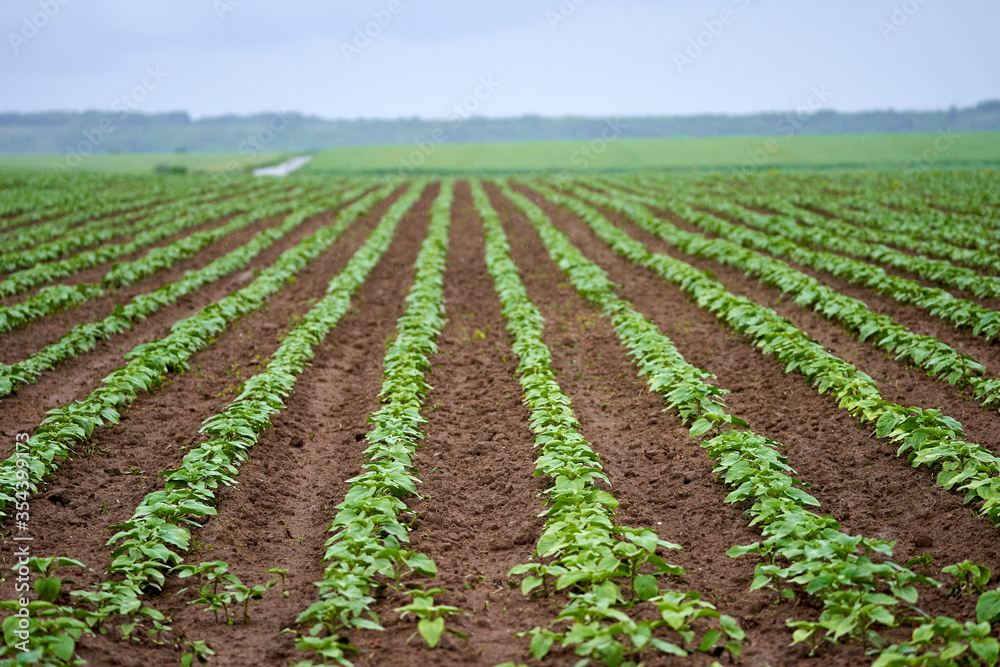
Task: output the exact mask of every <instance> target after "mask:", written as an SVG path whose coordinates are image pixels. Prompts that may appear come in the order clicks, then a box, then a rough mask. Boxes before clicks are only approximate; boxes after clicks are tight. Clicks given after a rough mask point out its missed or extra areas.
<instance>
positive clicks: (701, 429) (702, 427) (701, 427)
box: [688, 417, 712, 438]
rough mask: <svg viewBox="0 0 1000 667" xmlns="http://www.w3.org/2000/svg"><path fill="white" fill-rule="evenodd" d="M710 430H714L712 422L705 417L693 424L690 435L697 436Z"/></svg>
mask: <svg viewBox="0 0 1000 667" xmlns="http://www.w3.org/2000/svg"><path fill="white" fill-rule="evenodd" d="M710 430H712V422H711V421H709V420H707V419H705V418H704V417H703V418H701V419H699V420H698V421H696V422H695V423H694V424H692V425H691V430H690V431H689V432H688V435H690V436H691V437H692V438H695V437H697V436H699V435H701V434H703V433H707V432H709V431H710Z"/></svg>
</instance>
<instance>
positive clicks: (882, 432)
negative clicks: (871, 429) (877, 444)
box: [875, 412, 896, 438]
mask: <svg viewBox="0 0 1000 667" xmlns="http://www.w3.org/2000/svg"><path fill="white" fill-rule="evenodd" d="M895 427H896V415H894V414H893V413H891V412H886V413H883V415H882V416H881V417H879V418H878V422H877V423H876V424H875V434H876V435H877V436H878V437H879V438H884V437H885V436H887V435H889V434H890V433H892V429H893V428H895Z"/></svg>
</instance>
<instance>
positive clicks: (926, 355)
mask: <svg viewBox="0 0 1000 667" xmlns="http://www.w3.org/2000/svg"><path fill="white" fill-rule="evenodd" d="M571 192H572V194H573V195H575V196H577V197H580V198H582V199H585V200H587V201H590V202H591V203H594V204H597V205H600V206H604V207H606V208H608V209H611V210H614V211H616V212H618V213H622V214H624V215H625V216H627V217H628V218H629V219H630V220H631V221H632V222H633V223H635V224H636V225H638V226H639V227H641V228H642V229H644V230H646V231H647V232H650V233H651V234H653V235H655V236H658V237H659V238H661V239H663V240H664V241H666V242H667V243H669V244H671V245H672V246H674V247H676V248H678V249H679V250H680V251H681V252H683V253H685V254H688V255H693V256H695V257H707V258H709V259H713V260H715V261H717V262H718V263H720V264H723V265H726V266H733V267H736V268H738V269H740V270H741V271H743V272H744V273H745V274H746V275H749V276H751V277H753V278H756V279H757V280H758V281H760V282H761V283H762V284H764V285H767V286H769V287H777V288H779V289H780V290H781V291H782V293H784V294H791V295H793V296H794V297H795V299H794V301H795V303H797V304H798V305H800V306H803V307H806V308H811V309H813V310H815V311H816V312H818V313H820V314H822V315H824V316H825V317H826V318H827V319H830V320H831V321H834V322H836V323H838V324H840V325H842V326H843V327H844V328H846V329H847V330H848V331H849V332H851V333H852V334H854V336H855V337H857V338H858V339H859V340H861V341H865V340H869V339H870V340H871V341H872V344H874V345H875V346H877V347H880V348H882V349H884V350H887V351H889V352H892V353H893V354H895V355H896V358H897V359H904V360H906V361H908V362H910V363H912V364H914V365H916V366H919V367H920V368H922V369H923V370H924V371H926V372H927V374H928V375H930V376H932V377H937V378H940V379H943V380H946V381H947V382H949V383H951V384H954V385H957V386H959V387H970V388H971V389H972V390H973V391H974V393H975V396H976V398H977V399H978V400H979V401H981V402H982V404H983V405H1000V380H998V379H996V378H991V379H987V378H984V377H983V376H982V374H983V372H984V370H985V369H984V367H983V365H982V364H981V363H979V362H978V361H976V360H975V359H973V358H971V357H969V356H967V355H963V354H960V353H959V352H957V351H956V350H955V349H953V348H952V347H950V346H949V345H946V344H945V343H943V342H942V341H940V340H938V339H937V338H935V337H933V336H924V335H920V334H916V333H914V332H913V331H911V330H909V329H907V328H906V327H904V326H903V325H901V324H898V323H896V322H895V321H893V320H892V318H890V317H889V316H887V315H882V314H879V313H874V312H872V311H871V310H870V309H869V308H868V306H866V305H865V304H864V303H863V302H862V301H859V300H858V299H854V298H852V297H849V296H846V295H844V294H841V293H839V292H837V291H836V290H834V289H832V288H830V287H827V286H825V285H823V284H822V283H820V282H819V281H818V280H816V279H815V278H813V277H812V276H809V275H806V274H804V273H802V272H801V271H797V270H795V269H793V268H792V267H790V266H788V264H786V263H785V262H782V261H780V260H777V259H773V258H771V257H768V256H766V255H763V254H761V253H759V252H755V251H753V250H749V249H746V248H744V247H742V246H740V245H738V244H736V243H733V242H730V241H727V240H725V239H723V238H714V239H708V238H706V237H704V236H701V235H699V234H692V233H689V232H685V231H684V230H681V229H679V228H678V227H677V226H676V225H674V224H672V223H670V222H669V221H667V220H664V219H661V218H657V217H656V216H655V215H653V213H652V212H651V211H650V210H649V209H648V208H646V207H645V206H642V205H641V204H638V203H635V202H633V201H630V200H629V199H628V198H627V197H617V196H608V195H602V194H599V193H597V192H594V191H592V190H589V189H586V188H581V187H576V188H571ZM727 225H728V226H730V227H732V226H733V225H730V224H729V223H727V222H724V221H720V225H719V226H720V227H721V226H727Z"/></svg>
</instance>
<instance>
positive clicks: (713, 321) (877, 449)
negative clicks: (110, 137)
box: [0, 137, 1000, 667]
mask: <svg viewBox="0 0 1000 667" xmlns="http://www.w3.org/2000/svg"><path fill="white" fill-rule="evenodd" d="M925 138H926V137H925ZM801 140H802V141H805V140H807V138H801ZM810 140H813V139H810ZM908 140H911V139H908ZM747 141H749V139H748V140H747ZM793 143H794V142H793ZM748 145H749V144H748ZM609 146H611V147H612V148H613V149H612V150H609V153H608V155H610V156H611V158H613V159H617V160H621V162H622V164H623V165H624V164H626V163H631V165H632V166H633V167H636V166H637V165H636V164H635V161H634V160H635V158H634V156H633V157H629V155H630V154H629V153H628V150H627V149H628V143H627V142H626V141H625V140H622V142H619V143H609ZM789 146H790V148H788V150H789V151H790V152H791V154H793V155H792V158H789V159H793V158H794V150H792V149H793V148H795V146H793V145H792V144H789ZM571 147H572V146H568V147H564V148H562V149H560V150H562V151H563V152H562V153H558V155H556V157H551V156H549V157H551V159H553V160H555V159H558V160H561V161H562V163H565V162H566V155H564V153H566V152H567V151H569V150H570V148H571ZM742 148H743V144H740V150H742ZM751 148H752V146H751ZM806 148H807V147H803V148H802V150H803V152H808V151H807V150H806ZM341 150H346V149H341ZM380 150H383V151H386V150H388V149H380ZM733 150H735V149H733ZM963 150H965V149H963V148H962V147H961V146H958V147H956V149H955V152H954V154H952V159H956V160H965V159H968V160H969V161H976V158H975V156H972V157H969V156H968V155H966V153H963V152H962V151H963ZM615 151H618V152H615ZM543 152H544V151H541V152H540V153H539V155H540V156H542V153H543ZM731 152H732V151H731ZM694 153H698V151H693V153H692V154H694ZM899 154H900V155H904V154H909V155H912V154H913V153H912V151H908V150H907V149H905V148H900V149H899ZM449 155H450V154H449ZM449 155H444V154H441V155H438V156H437V157H436V158H435V159H440V160H444V161H447V160H448V159H450V158H449ZM496 155H498V156H500V157H496V158H495V160H496V161H495V162H491V163H489V164H495V165H496V170H497V171H501V170H503V169H504V163H503V157H502V149H501V150H499V152H498V153H497V154H496ZM963 156H964V157H963ZM549 157H545V156H542V157H540V158H539V159H540V160H542V162H544V159H549ZM605 157H607V155H606V156H605ZM397 158H398V156H396V155H395V154H392V155H390V154H389V153H385V152H383V154H382V156H381V157H378V158H377V159H374V160H373V161H372V164H373V165H375V166H372V167H371V169H370V171H372V172H376V171H383V170H384V171H394V170H395V169H396V167H397V166H398V165H397V162H398V159H397ZM456 159H459V160H460V161H462V163H463V164H469V163H470V162H469V161H470V160H471V158H468V156H465V157H462V156H459V157H458V158H456ZM727 159H728V158H727ZM348 162H350V160H348ZM383 163H384V165H383ZM340 164H341V162H340V158H338V157H336V156H335V155H332V154H331V155H320V156H318V157H317V159H316V160H314V161H313V162H312V163H311V164H310V165H309V166H308V167H307V168H306V169H305V170H303V172H301V173H296V174H293V175H292V176H289V177H286V178H280V179H256V180H255V179H251V178H249V177H246V176H243V175H238V174H229V175H228V176H227V178H226V179H225V180H224V181H222V180H219V179H214V178H212V177H210V176H207V175H197V174H188V175H179V174H173V175H152V174H145V175H142V174H137V173H133V174H105V173H101V172H100V171H94V172H79V173H72V174H56V175H52V174H47V173H45V172H42V171H28V170H15V169H11V170H4V171H2V172H0V183H2V185H3V187H2V188H0V336H2V341H3V345H2V346H0V408H2V409H0V437H2V438H3V440H4V450H5V455H4V460H3V462H2V463H0V515H2V521H3V531H2V537H0V541H2V545H3V552H2V553H3V559H2V567H3V570H2V575H3V577H4V581H3V583H2V584H0V591H2V595H0V600H2V601H3V602H2V603H0V610H2V612H0V613H2V615H3V617H4V620H3V623H2V628H3V632H4V643H3V646H2V648H0V651H2V653H0V664H11V665H13V664H21V663H23V662H28V663H32V664H51V665H63V664H74V663H73V661H74V660H79V661H83V662H86V664H91V665H136V666H140V665H153V664H155V665H159V664H182V665H192V664H211V665H249V664H267V665H287V664H301V665H313V664H315V665H319V664H357V665H412V666H417V665H428V664H435V665H469V664H475V665H501V664H508V665H521V664H526V665H574V664H579V663H578V661H580V660H586V659H589V660H590V664H594V665H602V664H607V665H619V664H638V663H640V662H641V663H642V664H646V665H687V664H690V665H703V666H706V667H708V666H709V665H714V664H716V663H718V664H720V665H766V664H770V665H790V664H814V665H845V666H846V665H870V664H875V665H879V666H880V667H894V666H897V665H951V664H955V665H995V664H997V662H998V653H1000V643H998V636H1000V635H998V628H1000V578H998V577H1000V549H998V533H997V531H998V530H1000V435H998V434H1000V413H998V411H1000V348H998V347H997V340H998V338H1000V277H998V276H1000V252H998V251H1000V177H998V175H997V173H996V172H995V171H993V170H991V169H980V170H975V171H971V170H970V171H930V170H926V169H924V170H907V171H885V172H860V171H850V170H843V171H826V172H812V171H806V170H796V171H784V172H778V171H775V170H769V171H759V172H757V171H754V172H751V173H748V174H743V173H735V172H733V173H730V172H729V170H727V171H726V173H725V174H721V175H720V174H690V173H687V174H685V173H681V172H677V173H666V172H656V171H622V172H617V171H614V172H594V171H581V172H580V173H577V174H572V173H560V174H559V175H551V176H544V175H536V176H531V177H528V176H518V175H514V176H508V177H505V178H501V177H496V178H494V177H492V176H490V177H487V174H485V173H483V172H486V171H490V169H488V168H483V169H481V170H480V172H479V174H480V176H481V178H472V177H467V176H463V175H459V174H457V173H456V174H451V175H448V176H447V177H442V176H441V173H447V172H451V171H452V170H451V169H450V168H449V167H448V165H447V164H445V165H444V166H441V165H437V166H436V168H437V169H438V171H439V172H440V173H439V174H438V175H434V174H431V173H429V170H430V169H431V168H432V167H434V165H429V166H428V167H427V170H428V173H427V174H420V173H417V174H413V175H411V177H410V178H400V177H397V176H393V177H383V176H377V175H374V174H373V175H365V174H363V173H359V170H357V169H355V170H354V172H351V171H349V170H347V169H344V170H343V171H342V170H341V168H340V166H339V165H340ZM355 164H356V163H355ZM477 164H480V166H482V164H483V163H478V162H477ZM720 164H721V162H720ZM729 164H731V162H730V163H729ZM380 165H381V166H380ZM543 166H544V165H543ZM643 166H646V167H650V168H652V167H656V166H659V167H660V168H663V165H652V164H650V165H645V164H644V165H643ZM686 166H691V165H690V164H687V165H686ZM700 166H705V167H712V166H713V164H710V163H706V164H704V165H700ZM768 166H770V165H768ZM798 166H809V165H798ZM813 166H815V165H813ZM383 167H384V168H383ZM609 168H610V167H609ZM361 171H363V170H361ZM416 171H417V172H420V171H421V170H416ZM456 171H457V170H456ZM18 660H20V661H21V663H19V662H16V661H18Z"/></svg>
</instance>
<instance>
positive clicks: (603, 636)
mask: <svg viewBox="0 0 1000 667" xmlns="http://www.w3.org/2000/svg"><path fill="white" fill-rule="evenodd" d="M472 196H473V200H474V202H475V206H476V209H477V210H478V211H479V214H480V217H481V218H482V221H483V226H484V228H485V234H486V264H487V268H488V270H489V273H490V275H491V276H492V277H493V281H494V288H495V290H496V292H497V294H498V295H499V297H500V305H501V310H502V313H503V316H504V318H505V320H506V327H507V330H508V331H509V332H510V333H511V335H512V336H513V338H514V342H513V351H514V353H515V355H516V356H517V358H518V367H517V369H518V370H517V372H518V376H519V378H518V379H519V381H520V383H521V387H522V390H523V393H524V401H525V403H526V404H527V405H528V407H529V409H530V411H531V422H530V426H531V430H532V432H533V433H534V442H535V445H536V447H537V448H538V456H537V459H536V463H535V466H536V470H537V472H536V474H538V475H545V476H547V477H549V479H550V480H551V482H552V485H551V486H550V487H549V488H548V489H547V490H546V491H545V495H546V497H547V498H546V504H547V505H548V507H547V508H546V510H545V515H546V517H547V518H546V522H545V528H544V530H543V532H542V535H541V537H539V540H538V544H537V545H536V548H535V552H536V556H537V557H538V558H539V559H544V560H543V562H538V563H527V564H524V565H520V566H517V567H515V568H514V569H513V570H511V572H510V574H511V575H521V574H528V575H529V576H527V577H525V578H524V579H523V581H522V585H521V590H522V591H523V592H524V593H525V594H528V593H530V592H532V591H534V590H536V589H538V588H540V587H541V588H542V589H543V590H544V591H546V592H551V591H560V590H564V589H565V590H566V591H567V593H566V595H567V603H566V604H564V605H561V608H560V611H559V614H558V616H557V618H556V620H555V622H554V623H553V624H555V623H556V622H558V623H567V624H568V629H567V630H566V631H565V632H554V631H552V630H550V629H547V628H541V627H536V628H534V629H533V630H531V631H530V632H529V633H528V634H529V635H530V636H531V637H532V639H531V651H532V653H533V654H534V656H535V657H536V658H537V659H541V658H542V657H544V656H545V655H546V654H547V653H548V652H549V650H550V649H551V647H552V645H553V644H554V643H559V644H561V645H563V646H566V647H571V648H573V649H574V651H575V652H576V654H577V655H580V656H584V658H585V659H588V658H596V659H599V660H601V661H602V662H604V663H605V664H608V665H618V664H620V663H621V662H622V660H623V658H625V657H626V656H627V657H628V659H629V660H638V659H639V656H640V655H641V653H642V652H643V651H644V650H646V649H648V648H655V649H657V650H659V651H662V652H664V653H667V654H671V655H679V656H684V655H687V654H688V650H687V649H686V648H684V647H685V646H687V645H688V644H692V643H693V644H694V646H695V647H696V649H697V650H700V651H705V652H708V651H711V650H713V649H714V648H715V646H716V643H717V642H718V641H719V640H720V639H721V638H723V637H725V638H726V640H728V641H725V648H726V649H728V650H729V651H730V653H732V654H733V655H734V656H738V655H739V653H740V647H741V643H740V642H741V640H742V639H743V636H744V634H743V631H742V629H741V628H740V627H739V626H738V625H737V624H736V622H735V620H733V619H732V618H731V617H728V616H722V615H721V614H719V612H718V611H717V610H716V609H715V607H714V606H712V605H711V604H709V603H707V602H704V601H702V600H701V596H700V595H699V594H698V593H697V592H694V591H673V590H661V588H660V583H659V581H658V579H657V577H658V576H660V575H670V576H674V577H681V576H683V575H684V570H683V569H682V568H680V567H678V566H676V565H671V564H670V563H667V562H666V561H665V560H664V559H663V558H662V557H661V556H659V555H658V554H657V553H656V552H657V550H658V549H676V548H679V547H678V546H677V545H675V544H671V543H670V542H666V541H664V540H661V539H660V538H659V537H657V535H656V533H655V532H653V531H652V530H651V529H649V528H627V527H624V526H620V525H617V524H616V522H615V520H614V508H615V507H617V506H618V501H617V500H616V499H615V498H614V496H613V495H611V494H610V493H608V492H607V491H604V490H602V489H601V488H599V486H598V483H599V482H603V483H605V484H608V483H609V482H608V478H607V476H606V475H605V474H604V472H603V469H602V467H601V464H600V461H599V456H598V454H597V453H596V452H594V451H593V449H591V447H590V444H589V443H588V442H587V441H586V440H585V439H584V438H583V436H582V435H581V434H580V432H579V429H580V424H579V422H578V421H577V419H576V417H575V416H574V414H573V411H572V409H571V408H570V399H569V397H568V396H567V395H566V394H565V393H564V392H563V390H562V389H561V387H560V386H559V384H558V382H557V381H556V379H555V373H554V371H553V369H552V365H551V359H552V354H551V351H550V350H549V348H548V346H547V345H546V344H545V342H544V340H543V320H542V315H541V313H540V312H539V311H538V308H537V307H536V306H535V305H534V304H533V303H532V302H531V300H530V299H529V297H528V295H527V292H526V291H525V288H524V284H523V283H522V282H521V278H520V275H519V273H518V269H517V266H516V265H515V264H514V261H513V259H512V258H511V254H510V246H509V244H508V241H507V238H506V235H505V233H504V231H503V227H502V225H501V224H500V221H499V218H498V217H497V213H496V211H495V210H494V209H493V207H492V205H491V204H490V202H489V199H488V197H487V196H486V193H485V192H484V191H483V189H482V186H481V185H480V184H479V183H478V182H473V183H472ZM644 566H645V567H644ZM640 569H642V570H643V571H642V572H640ZM623 581H624V582H627V585H626V586H622V585H621V582H623ZM642 602H648V603H649V604H651V605H654V606H655V607H656V608H657V610H658V611H659V612H660V618H659V619H657V620H636V619H634V618H633V617H632V616H630V615H629V614H628V611H629V610H632V609H634V608H635V607H636V606H637V605H639V604H640V603H642ZM699 618H715V619H718V625H719V627H720V628H721V629H717V628H714V627H713V628H709V629H708V630H707V631H705V633H704V634H703V635H702V637H701V638H700V640H699V641H697V642H694V640H695V635H696V632H695V630H694V629H693V628H692V626H691V623H692V621H694V620H696V619H699ZM667 630H670V631H672V632H673V633H674V634H675V635H676V638H674V639H675V640H674V641H667V640H666V639H663V638H661V636H662V635H663V634H664V632H666V631H667ZM654 633H656V634H657V635H661V636H654Z"/></svg>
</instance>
